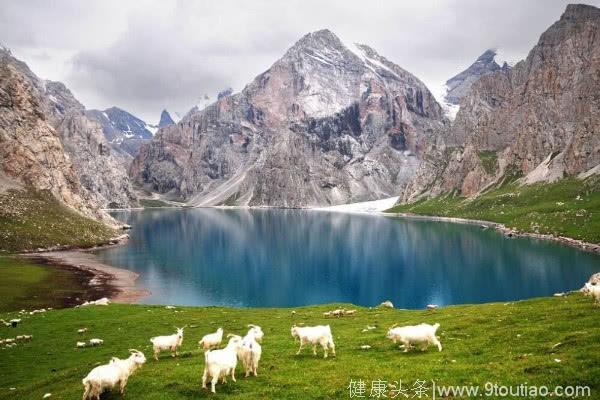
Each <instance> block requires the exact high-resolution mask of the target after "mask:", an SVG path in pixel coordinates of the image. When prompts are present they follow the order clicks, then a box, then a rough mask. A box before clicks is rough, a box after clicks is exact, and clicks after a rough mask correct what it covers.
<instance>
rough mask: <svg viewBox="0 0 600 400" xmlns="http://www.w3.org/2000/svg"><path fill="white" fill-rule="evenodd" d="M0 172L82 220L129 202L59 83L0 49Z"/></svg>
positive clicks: (104, 151) (116, 168)
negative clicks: (43, 193)
mask: <svg viewBox="0 0 600 400" xmlns="http://www.w3.org/2000/svg"><path fill="white" fill-rule="evenodd" d="M0 78H1V79H0V144H1V145H0V160H1V161H0V172H1V173H2V175H5V176H7V177H8V178H10V179H11V180H14V181H16V182H19V183H20V184H22V185H24V186H26V187H32V188H35V189H38V190H47V191H49V192H51V193H52V194H53V196H54V197H55V198H57V199H58V200H59V201H60V202H61V203H63V204H64V205H67V206H68V207H70V208H72V209H75V210H77V211H78V212H80V213H81V214H83V215H86V216H90V217H94V218H101V219H104V220H105V221H109V222H111V221H113V220H112V219H111V218H110V217H108V215H107V214H106V213H104V212H103V211H101V210H100V208H105V207H127V206H129V205H130V204H131V203H132V202H134V201H135V195H134V194H133V191H132V189H131V185H130V181H129V178H128V176H127V175H126V174H125V171H124V170H123V168H122V167H121V166H120V163H119V161H118V160H117V159H116V157H115V155H114V154H113V152H112V151H111V149H110V146H109V145H108V142H107V141H106V139H105V138H104V135H103V134H102V130H101V127H100V126H99V125H98V124H97V123H95V122H94V121H91V120H89V119H88V118H87V117H86V115H85V108H84V107H83V105H82V104H81V103H79V102H78V101H77V100H76V99H75V97H74V96H73V95H72V93H71V92H70V91H69V90H68V89H67V88H66V87H65V85H63V84H62V83H60V82H52V81H44V80H41V79H39V78H38V77H37V76H35V74H33V72H31V70H30V69H29V68H28V67H27V65H26V64H25V63H23V62H21V61H19V60H17V59H16V58H14V57H13V56H12V54H11V53H10V51H8V50H6V49H0Z"/></svg>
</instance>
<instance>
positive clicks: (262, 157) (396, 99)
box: [130, 29, 448, 207]
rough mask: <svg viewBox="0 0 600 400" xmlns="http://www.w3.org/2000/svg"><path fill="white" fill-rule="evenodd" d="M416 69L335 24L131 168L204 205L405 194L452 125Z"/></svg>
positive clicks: (148, 181) (299, 203) (154, 186)
mask: <svg viewBox="0 0 600 400" xmlns="http://www.w3.org/2000/svg"><path fill="white" fill-rule="evenodd" d="M447 122H448V121H447V120H446V119H445V118H444V116H443V114H442V110H441V107H440V106H439V104H438V103H437V102H436V101H435V99H434V97H433V95H432V94H431V93H430V92H429V90H428V89H427V88H426V87H425V85H424V84H423V83H422V82H421V81H420V80H419V79H417V78H416V77H415V76H414V75H412V74H410V73H409V72H407V71H405V70H403V69H402V68H400V67H399V66H397V65H396V64H393V63H392V62H390V61H388V60H387V59H385V58H384V57H382V56H380V55H379V54H377V52H376V51H375V50H373V49H372V48H370V47H368V46H366V45H346V44H344V43H343V42H342V41H341V40H340V39H339V38H338V37H337V36H336V35H335V34H333V33H332V32H331V31H329V30H326V29H325V30H320V31H316V32H312V33H309V34H307V35H304V36H303V37H302V38H300V40H298V41H297V42H296V43H294V44H293V45H292V46H291V47H290V48H289V49H288V50H287V51H286V53H285V54H284V55H283V57H282V58H280V59H279V60H277V61H275V63H274V64H273V65H272V66H271V67H270V68H269V69H268V70H266V71H265V72H263V73H261V74H259V75H258V76H257V77H256V78H255V79H254V80H253V81H252V82H250V83H249V84H248V85H246V87H245V88H244V89H243V90H242V91H241V92H239V93H236V94H233V95H231V96H225V97H221V98H220V99H218V100H217V101H216V102H214V103H211V104H210V105H208V106H207V107H206V108H204V109H196V110H192V111H191V112H190V113H188V115H187V116H186V117H185V118H184V120H183V122H182V123H179V124H177V125H173V126H167V127H165V128H163V129H161V130H160V131H159V132H158V133H157V136H156V137H155V138H154V139H153V140H152V142H151V143H149V144H148V145H147V146H143V147H142V148H141V149H140V152H139V154H138V155H137V156H136V158H135V160H134V161H133V163H132V165H131V169H130V173H131V175H132V176H133V177H134V179H136V181H137V182H138V183H139V184H140V185H142V186H143V187H145V188H147V189H149V190H152V191H157V192H161V193H163V194H164V195H165V196H168V197H172V198H178V199H182V198H183V199H186V200H187V201H188V202H189V203H190V204H192V205H213V204H239V205H270V206H283V207H303V206H308V205H326V204H340V203H347V202H352V201H359V200H368V199H373V198H381V197H389V196H392V195H393V194H394V193H397V185H398V184H399V183H400V182H404V181H406V180H407V179H408V178H409V177H410V176H412V174H413V173H414V171H415V169H416V166H417V165H418V163H419V156H420V153H421V150H422V148H423V146H424V142H425V141H426V136H428V135H432V136H435V135H436V133H438V132H439V131H440V130H442V129H443V127H444V126H445V125H446V124H447Z"/></svg>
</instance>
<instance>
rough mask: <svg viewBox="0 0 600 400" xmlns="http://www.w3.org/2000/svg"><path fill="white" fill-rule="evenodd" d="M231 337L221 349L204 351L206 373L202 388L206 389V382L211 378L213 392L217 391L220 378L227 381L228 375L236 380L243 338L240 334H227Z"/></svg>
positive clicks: (203, 375) (203, 376)
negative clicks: (216, 387) (236, 369)
mask: <svg viewBox="0 0 600 400" xmlns="http://www.w3.org/2000/svg"><path fill="white" fill-rule="evenodd" d="M227 336H228V337H230V339H229V342H228V343H227V346H226V347H225V348H224V349H220V350H209V351H207V352H205V353H204V373H203V374H202V388H203V389H206V382H207V380H208V379H209V378H210V380H211V389H210V390H211V392H213V393H216V390H215V385H216V384H217V382H218V380H219V378H222V382H223V383H225V382H227V375H231V379H232V380H233V381H234V382H235V381H236V380H235V367H236V366H237V357H238V356H237V355H238V351H239V349H240V347H241V346H242V338H241V337H239V336H238V335H231V334H229V335H227Z"/></svg>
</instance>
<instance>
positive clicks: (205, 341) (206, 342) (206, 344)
mask: <svg viewBox="0 0 600 400" xmlns="http://www.w3.org/2000/svg"><path fill="white" fill-rule="evenodd" d="M222 341H223V328H219V329H217V331H216V332H213V333H209V334H208V335H204V336H203V337H202V339H201V340H200V341H199V342H198V346H200V347H202V349H203V350H204V351H208V350H210V349H212V348H213V347H217V346H218V345H220V344H221V342H222Z"/></svg>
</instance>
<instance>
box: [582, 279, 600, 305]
mask: <svg viewBox="0 0 600 400" xmlns="http://www.w3.org/2000/svg"><path fill="white" fill-rule="evenodd" d="M583 292H584V293H585V294H586V295H587V296H592V297H593V298H594V300H595V303H596V304H600V285H592V284H591V283H589V282H586V283H585V285H584V286H583Z"/></svg>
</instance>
